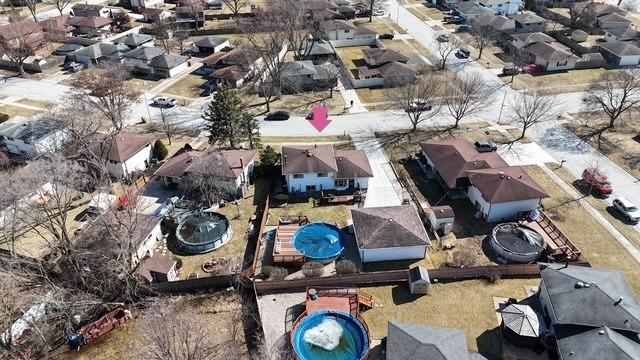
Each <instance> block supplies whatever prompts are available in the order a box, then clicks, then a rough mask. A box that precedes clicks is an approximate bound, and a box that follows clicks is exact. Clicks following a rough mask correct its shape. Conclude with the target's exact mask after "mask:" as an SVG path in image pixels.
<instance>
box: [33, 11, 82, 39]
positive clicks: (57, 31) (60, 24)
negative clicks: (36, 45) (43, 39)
mask: <svg viewBox="0 0 640 360" xmlns="http://www.w3.org/2000/svg"><path fill="white" fill-rule="evenodd" d="M69 19H70V17H69V15H60V16H54V17H51V18H48V19H46V20H41V21H38V24H40V26H42V30H43V31H44V32H45V33H48V34H53V35H61V36H71V34H72V32H73V29H74V27H73V26H71V25H69Z"/></svg>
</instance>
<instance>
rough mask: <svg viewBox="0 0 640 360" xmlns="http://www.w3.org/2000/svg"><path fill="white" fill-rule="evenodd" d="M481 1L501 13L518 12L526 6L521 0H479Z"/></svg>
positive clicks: (481, 3)
mask: <svg viewBox="0 0 640 360" xmlns="http://www.w3.org/2000/svg"><path fill="white" fill-rule="evenodd" d="M479 3H480V5H482V6H484V7H486V8H487V9H491V10H493V11H494V12H495V13H496V14H500V15H513V14H517V13H518V10H519V9H520V8H521V7H523V6H524V4H523V3H522V1H521V0H479Z"/></svg>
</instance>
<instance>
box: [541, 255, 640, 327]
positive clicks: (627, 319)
mask: <svg viewBox="0 0 640 360" xmlns="http://www.w3.org/2000/svg"><path fill="white" fill-rule="evenodd" d="M540 274H541V276H542V285H543V286H544V287H545V288H546V290H547V293H548V294H549V299H550V302H551V306H552V308H553V312H554V313H555V315H556V318H557V319H558V323H559V324H573V325H587V326H608V327H610V328H612V329H618V330H631V331H635V332H640V304H638V301H637V300H636V297H635V295H634V294H633V291H631V289H630V288H629V284H628V283H627V281H626V280H625V278H624V275H623V274H622V273H621V272H620V271H617V270H603V269H594V268H588V267H582V266H565V265H564V264H542V265H540ZM578 282H581V283H582V284H588V285H589V286H588V287H586V286H579V284H578ZM620 298H622V301H619V300H620Z"/></svg>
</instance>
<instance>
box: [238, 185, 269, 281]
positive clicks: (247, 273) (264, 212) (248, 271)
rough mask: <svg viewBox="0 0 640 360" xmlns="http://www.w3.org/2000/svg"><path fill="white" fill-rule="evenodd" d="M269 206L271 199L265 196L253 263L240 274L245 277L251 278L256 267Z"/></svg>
mask: <svg viewBox="0 0 640 360" xmlns="http://www.w3.org/2000/svg"><path fill="white" fill-rule="evenodd" d="M270 204H271V198H270V196H269V195H267V199H266V200H265V202H264V209H263V210H262V219H261V220H260V228H259V229H258V236H256V241H257V244H256V250H255V252H254V254H253V261H252V262H251V265H249V267H247V268H246V269H244V270H243V271H242V274H243V275H244V276H246V277H249V278H252V277H253V276H254V275H255V272H256V267H257V264H258V260H259V257H260V249H261V248H262V234H264V232H265V227H266V226H267V219H268V217H269V208H270Z"/></svg>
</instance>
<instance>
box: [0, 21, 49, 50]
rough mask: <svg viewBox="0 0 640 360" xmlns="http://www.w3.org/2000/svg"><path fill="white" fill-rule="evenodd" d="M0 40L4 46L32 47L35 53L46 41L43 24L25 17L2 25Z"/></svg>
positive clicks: (0, 27)
mask: <svg viewBox="0 0 640 360" xmlns="http://www.w3.org/2000/svg"><path fill="white" fill-rule="evenodd" d="M0 41H1V42H2V44H3V46H11V47H14V48H21V47H23V46H29V47H31V49H32V51H31V52H33V53H34V54H35V52H36V50H37V49H38V48H39V47H40V46H41V45H42V43H43V42H44V32H43V31H42V26H41V25H40V24H38V23H35V22H33V21H32V20H28V19H23V20H19V21H16V22H11V23H8V24H5V25H1V26H0Z"/></svg>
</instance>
